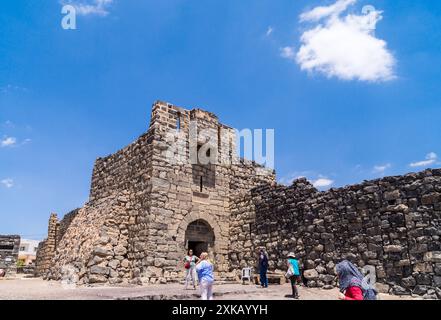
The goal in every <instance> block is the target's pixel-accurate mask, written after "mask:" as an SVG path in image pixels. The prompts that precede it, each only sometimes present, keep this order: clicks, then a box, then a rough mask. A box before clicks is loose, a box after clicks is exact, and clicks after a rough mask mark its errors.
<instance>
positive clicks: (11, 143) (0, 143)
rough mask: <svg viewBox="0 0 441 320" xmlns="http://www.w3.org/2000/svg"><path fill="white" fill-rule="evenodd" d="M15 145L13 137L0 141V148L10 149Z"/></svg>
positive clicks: (15, 140)
mask: <svg viewBox="0 0 441 320" xmlns="http://www.w3.org/2000/svg"><path fill="white" fill-rule="evenodd" d="M16 143H17V139H16V138H14V137H4V138H3V140H1V141H0V146H1V147H2V148H4V147H12V146H14V145H15V144H16Z"/></svg>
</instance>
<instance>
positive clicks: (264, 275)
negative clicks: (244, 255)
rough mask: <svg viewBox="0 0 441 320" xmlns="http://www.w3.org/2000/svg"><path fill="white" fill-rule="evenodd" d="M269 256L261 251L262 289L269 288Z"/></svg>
mask: <svg viewBox="0 0 441 320" xmlns="http://www.w3.org/2000/svg"><path fill="white" fill-rule="evenodd" d="M267 272H268V255H267V254H266V253H265V250H263V249H262V250H260V253H259V273H260V286H261V287H262V288H268V277H267Z"/></svg>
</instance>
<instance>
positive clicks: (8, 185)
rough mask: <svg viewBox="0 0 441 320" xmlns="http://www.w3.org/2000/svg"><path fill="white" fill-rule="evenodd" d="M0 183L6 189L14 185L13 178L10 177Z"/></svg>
mask: <svg viewBox="0 0 441 320" xmlns="http://www.w3.org/2000/svg"><path fill="white" fill-rule="evenodd" d="M0 183H1V184H2V185H4V186H5V187H6V188H8V189H10V188H12V187H13V186H14V180H12V179H11V178H7V179H3V180H1V181H0Z"/></svg>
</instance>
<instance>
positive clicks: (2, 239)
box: [0, 235, 20, 276]
mask: <svg viewBox="0 0 441 320" xmlns="http://www.w3.org/2000/svg"><path fill="white" fill-rule="evenodd" d="M19 248H20V236H17V235H0V269H3V270H6V276H11V275H14V274H15V273H16V272H17V259H18V251H19Z"/></svg>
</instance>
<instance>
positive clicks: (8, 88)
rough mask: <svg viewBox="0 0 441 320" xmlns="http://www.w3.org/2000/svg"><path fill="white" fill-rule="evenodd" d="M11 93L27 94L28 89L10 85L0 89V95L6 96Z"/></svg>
mask: <svg viewBox="0 0 441 320" xmlns="http://www.w3.org/2000/svg"><path fill="white" fill-rule="evenodd" d="M13 92H28V89H27V88H23V87H20V86H15V85H12V84H8V85H6V86H4V87H0V93H2V94H8V93H13Z"/></svg>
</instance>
